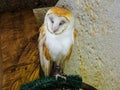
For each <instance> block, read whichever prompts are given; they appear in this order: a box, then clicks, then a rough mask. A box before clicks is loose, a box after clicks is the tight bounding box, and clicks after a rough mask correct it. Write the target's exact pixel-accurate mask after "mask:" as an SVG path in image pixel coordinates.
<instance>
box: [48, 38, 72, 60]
mask: <svg viewBox="0 0 120 90" xmlns="http://www.w3.org/2000/svg"><path fill="white" fill-rule="evenodd" d="M71 44H72V40H71V38H60V39H59V38H53V37H49V38H47V39H46V45H47V47H48V49H49V52H50V55H51V58H52V60H53V61H57V60H63V59H64V58H65V57H66V55H67V52H68V50H69V48H70V46H71Z"/></svg>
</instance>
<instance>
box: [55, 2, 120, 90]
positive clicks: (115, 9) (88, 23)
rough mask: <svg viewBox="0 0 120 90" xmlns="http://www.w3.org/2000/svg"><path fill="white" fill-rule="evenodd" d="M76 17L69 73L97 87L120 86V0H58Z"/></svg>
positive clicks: (115, 89) (106, 89) (112, 89)
mask: <svg viewBox="0 0 120 90" xmlns="http://www.w3.org/2000/svg"><path fill="white" fill-rule="evenodd" d="M63 5H64V7H65V8H67V9H69V10H71V11H72V12H73V13H74V15H75V17H76V24H75V27H76V29H77V30H78V38H77V41H76V46H75V49H74V52H73V56H72V58H71V60H70V63H69V64H68V65H67V67H66V70H65V71H66V73H69V74H76V73H79V74H80V75H81V76H82V77H83V80H84V81H85V82H87V83H89V84H91V85H93V86H95V87H96V88H97V89H98V90H120V80H119V79H120V30H119V29H120V10H119V9H120V0H59V2H58V3H57V6H63Z"/></svg>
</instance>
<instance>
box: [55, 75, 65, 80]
mask: <svg viewBox="0 0 120 90" xmlns="http://www.w3.org/2000/svg"><path fill="white" fill-rule="evenodd" d="M58 77H60V78H63V79H64V80H65V81H66V80H67V78H66V77H65V76H62V75H60V74H56V75H55V79H56V80H58Z"/></svg>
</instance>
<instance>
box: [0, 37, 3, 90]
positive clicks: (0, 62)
mask: <svg viewBox="0 0 120 90" xmlns="http://www.w3.org/2000/svg"><path fill="white" fill-rule="evenodd" d="M2 73H3V70H2V51H1V37H0V90H2Z"/></svg>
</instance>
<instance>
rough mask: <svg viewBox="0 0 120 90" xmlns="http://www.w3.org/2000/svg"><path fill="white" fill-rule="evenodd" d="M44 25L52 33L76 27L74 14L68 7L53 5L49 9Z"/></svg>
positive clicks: (59, 32)
mask: <svg viewBox="0 0 120 90" xmlns="http://www.w3.org/2000/svg"><path fill="white" fill-rule="evenodd" d="M44 25H45V26H46V27H47V30H48V31H49V32H50V33H52V34H56V35H58V34H61V33H63V32H64V31H66V30H71V29H73V28H74V16H73V14H72V13H71V12H70V11H68V10H67V9H64V8H60V7H53V8H51V9H49V10H48V11H47V13H46V16H45V21H44Z"/></svg>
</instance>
